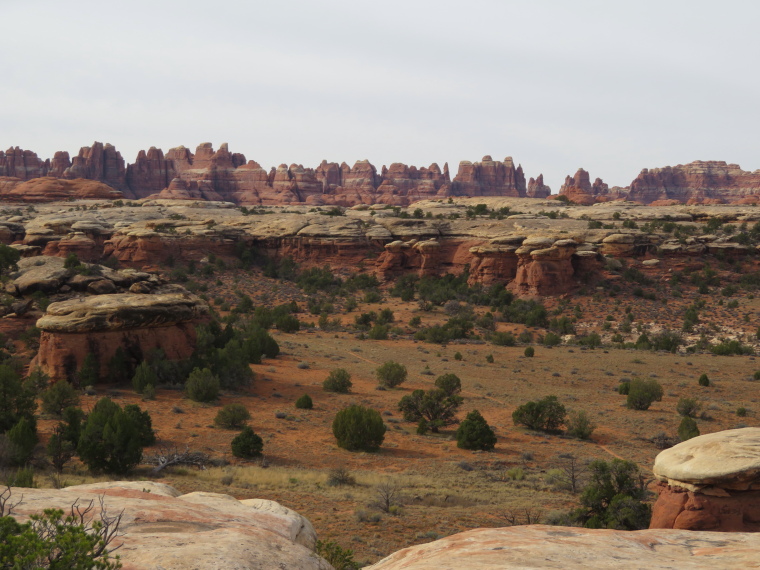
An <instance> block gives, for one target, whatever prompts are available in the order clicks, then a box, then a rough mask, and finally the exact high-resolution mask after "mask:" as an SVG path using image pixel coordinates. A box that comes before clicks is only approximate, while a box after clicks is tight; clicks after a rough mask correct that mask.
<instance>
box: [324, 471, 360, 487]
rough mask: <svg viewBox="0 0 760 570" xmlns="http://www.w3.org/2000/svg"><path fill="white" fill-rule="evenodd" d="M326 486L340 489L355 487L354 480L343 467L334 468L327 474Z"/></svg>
mask: <svg viewBox="0 0 760 570" xmlns="http://www.w3.org/2000/svg"><path fill="white" fill-rule="evenodd" d="M327 484H328V485H329V486H330V487H342V486H343V485H356V478H355V477H354V476H353V475H351V472H350V471H349V470H348V469H346V468H345V467H336V468H335V469H331V470H330V472H329V473H328V474H327Z"/></svg>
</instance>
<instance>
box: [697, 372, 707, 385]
mask: <svg viewBox="0 0 760 570" xmlns="http://www.w3.org/2000/svg"><path fill="white" fill-rule="evenodd" d="M698 382H699V385H700V386H709V385H710V378H708V376H707V374H702V376H700V377H699V380H698Z"/></svg>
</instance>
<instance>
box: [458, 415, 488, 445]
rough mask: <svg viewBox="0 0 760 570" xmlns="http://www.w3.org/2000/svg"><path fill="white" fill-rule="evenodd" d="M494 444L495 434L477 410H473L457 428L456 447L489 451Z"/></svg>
mask: <svg viewBox="0 0 760 570" xmlns="http://www.w3.org/2000/svg"><path fill="white" fill-rule="evenodd" d="M495 446H496V434H495V433H494V431H493V430H492V429H491V426H489V425H488V422H487V421H486V420H485V418H484V417H483V416H482V415H481V414H480V412H479V411H478V410H473V411H471V412H470V413H469V414H467V417H466V418H465V420H464V421H463V422H462V423H461V424H459V428H458V429H457V447H459V448H461V449H472V450H480V451H491V450H492V449H493V448H494V447H495Z"/></svg>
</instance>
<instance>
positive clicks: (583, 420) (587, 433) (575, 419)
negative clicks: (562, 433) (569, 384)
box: [566, 410, 596, 439]
mask: <svg viewBox="0 0 760 570" xmlns="http://www.w3.org/2000/svg"><path fill="white" fill-rule="evenodd" d="M566 427H567V433H568V435H571V436H573V437H577V438H578V439H589V438H590V437H591V434H592V433H594V430H595V429H596V424H595V423H594V422H593V421H591V418H590V417H589V416H588V414H587V413H586V412H585V411H584V410H578V411H574V412H570V417H569V419H568V420H567V422H566Z"/></svg>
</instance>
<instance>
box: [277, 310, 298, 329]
mask: <svg viewBox="0 0 760 570" xmlns="http://www.w3.org/2000/svg"><path fill="white" fill-rule="evenodd" d="M274 325H275V326H276V327H277V330H278V331H281V332H284V333H294V332H298V330H299V329H300V328H301V323H300V322H299V320H298V318H297V317H295V316H294V315H290V314H288V315H280V316H279V317H277V318H276V319H275V321H274Z"/></svg>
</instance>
